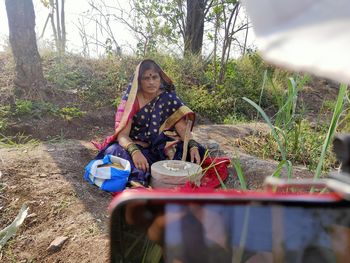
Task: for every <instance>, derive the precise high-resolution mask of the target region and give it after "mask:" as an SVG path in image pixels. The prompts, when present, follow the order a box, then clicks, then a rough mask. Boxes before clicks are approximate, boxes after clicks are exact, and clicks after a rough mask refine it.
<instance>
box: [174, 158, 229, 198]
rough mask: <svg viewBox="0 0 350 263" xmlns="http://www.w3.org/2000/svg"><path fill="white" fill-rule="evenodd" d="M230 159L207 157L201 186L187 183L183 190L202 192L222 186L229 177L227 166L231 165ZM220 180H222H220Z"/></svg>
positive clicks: (203, 166) (203, 165) (204, 162)
mask: <svg viewBox="0 0 350 263" xmlns="http://www.w3.org/2000/svg"><path fill="white" fill-rule="evenodd" d="M230 163H231V162H230V159H229V158H228V157H215V158H211V157H207V158H206V159H205V160H204V161H203V164H202V168H203V170H206V169H207V168H208V167H210V168H209V169H207V170H206V172H205V174H204V176H203V177H202V179H201V184H200V186H196V185H195V184H194V183H192V182H190V181H187V182H186V183H185V185H184V186H182V187H181V188H180V189H181V190H191V189H192V190H193V191H200V190H204V189H214V188H217V187H218V186H220V185H221V182H220V179H221V181H222V182H223V181H225V180H226V178H227V176H228V169H227V166H229V165H230ZM219 178H220V179H219Z"/></svg>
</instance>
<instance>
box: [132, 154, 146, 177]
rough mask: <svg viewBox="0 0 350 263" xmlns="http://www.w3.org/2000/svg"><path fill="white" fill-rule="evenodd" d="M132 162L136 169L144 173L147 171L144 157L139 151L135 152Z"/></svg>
mask: <svg viewBox="0 0 350 263" xmlns="http://www.w3.org/2000/svg"><path fill="white" fill-rule="evenodd" d="M132 160H133V162H134V164H135V166H136V168H138V169H140V170H142V171H144V172H146V171H148V170H149V164H148V161H147V159H146V157H145V156H144V155H143V154H142V152H141V151H137V152H135V153H134V154H133V155H132Z"/></svg>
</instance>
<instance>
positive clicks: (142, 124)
mask: <svg viewBox="0 0 350 263" xmlns="http://www.w3.org/2000/svg"><path fill="white" fill-rule="evenodd" d="M144 62H145V60H144V61H142V62H141V63H140V64H139V65H138V66H137V67H136V70H135V73H134V75H133V77H132V78H131V82H130V83H129V85H128V87H127V90H126V92H125V93H124V95H123V97H122V100H121V102H120V105H119V106H118V108H117V111H116V115H115V133H114V134H113V135H112V136H109V137H107V138H106V139H105V140H104V142H103V143H102V144H97V143H94V145H95V146H96V147H97V148H98V149H99V150H100V152H99V154H98V155H97V157H96V158H97V159H100V158H103V156H104V155H105V154H112V155H116V156H119V157H121V158H124V159H127V160H129V161H130V163H131V175H130V177H129V180H134V181H138V182H140V183H143V184H147V181H148V177H149V176H150V174H149V172H143V171H141V170H139V169H137V168H136V167H135V165H134V164H133V161H132V158H131V156H130V155H129V153H128V152H127V151H126V150H125V149H124V148H122V147H121V146H120V145H119V144H118V142H117V137H118V134H119V133H120V131H122V130H123V129H124V128H125V127H126V125H127V124H128V123H129V122H130V121H131V122H132V124H131V131H130V134H129V137H130V138H131V139H132V140H133V141H135V142H136V143H137V142H142V143H145V144H143V145H148V146H147V147H142V146H141V145H138V147H139V148H140V150H141V152H142V153H143V155H144V156H145V157H146V159H147V160H148V162H149V164H150V166H151V164H152V163H154V162H156V161H160V160H165V159H177V160H180V159H181V156H182V145H183V143H182V141H181V140H180V137H179V136H178V134H177V133H176V130H175V124H176V123H177V122H178V121H180V120H181V119H183V118H187V119H189V120H192V123H194V119H195V114H194V112H193V111H192V110H191V109H189V108H188V107H187V106H186V105H184V103H183V102H182V101H181V100H180V99H179V97H178V96H177V95H176V92H175V87H174V85H173V82H172V81H171V79H170V78H169V77H168V76H167V75H166V74H165V73H164V72H163V71H161V72H160V76H161V79H162V84H161V91H162V92H161V93H160V95H158V96H157V97H156V98H154V99H153V100H152V101H150V102H149V103H147V104H146V105H145V106H143V107H142V108H140V106H139V103H138V100H137V96H136V95H137V91H138V89H139V69H140V66H141V64H142V63H144ZM191 129H192V127H191ZM199 150H200V154H201V155H202V156H203V155H204V148H202V147H200V149H199ZM188 158H189V155H188Z"/></svg>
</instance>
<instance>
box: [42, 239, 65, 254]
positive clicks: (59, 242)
mask: <svg viewBox="0 0 350 263" xmlns="http://www.w3.org/2000/svg"><path fill="white" fill-rule="evenodd" d="M67 239H68V237H65V236H59V237H56V238H55V240H54V241H52V242H51V244H50V246H49V247H48V248H47V251H49V252H57V251H59V250H60V249H61V248H62V246H63V244H64V243H65V242H66V241H67Z"/></svg>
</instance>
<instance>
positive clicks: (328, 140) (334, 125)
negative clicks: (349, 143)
mask: <svg viewBox="0 0 350 263" xmlns="http://www.w3.org/2000/svg"><path fill="white" fill-rule="evenodd" d="M346 88H347V85H345V84H341V85H340V87H339V93H338V98H337V103H336V105H335V107H334V112H333V116H332V121H331V124H330V126H329V128H328V132H327V136H326V139H325V141H324V143H323V146H322V151H321V156H320V160H319V162H318V165H317V168H316V171H315V176H314V179H318V178H320V177H321V173H322V167H323V163H324V159H325V156H326V153H327V149H328V146H329V144H330V143H331V140H332V138H333V136H334V133H335V131H336V128H337V123H338V120H339V117H340V115H341V112H342V109H343V104H344V100H345V97H346V96H345V94H346Z"/></svg>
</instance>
